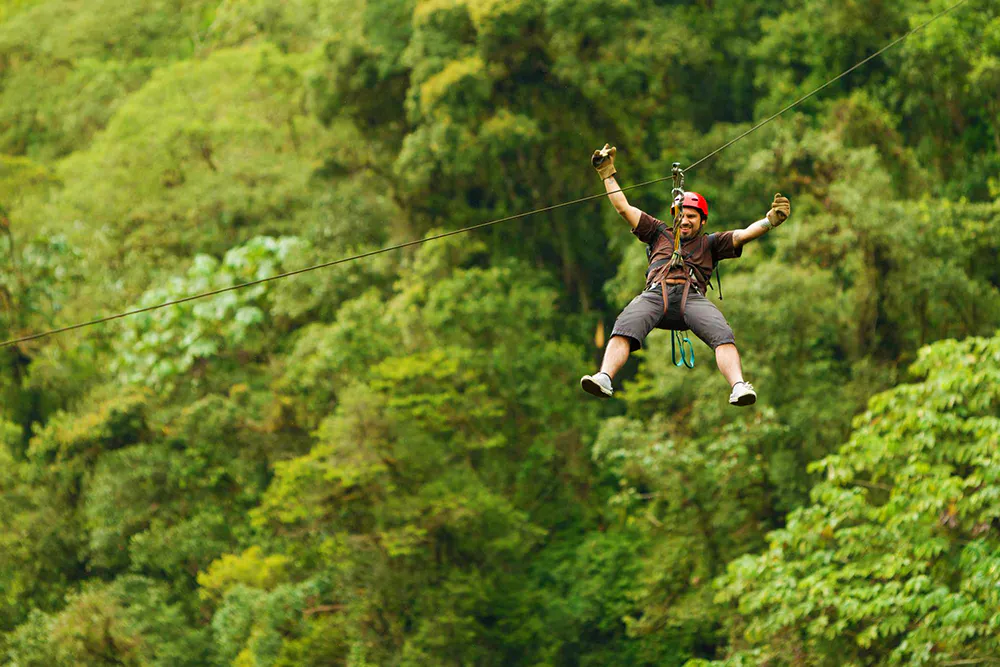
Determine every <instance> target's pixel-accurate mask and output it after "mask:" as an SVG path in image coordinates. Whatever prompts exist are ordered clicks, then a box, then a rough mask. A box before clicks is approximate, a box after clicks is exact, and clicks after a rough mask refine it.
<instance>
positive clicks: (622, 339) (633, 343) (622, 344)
mask: <svg viewBox="0 0 1000 667" xmlns="http://www.w3.org/2000/svg"><path fill="white" fill-rule="evenodd" d="M611 345H614V346H615V347H616V348H618V349H620V350H622V351H623V352H624V353H625V354H628V353H629V352H635V351H636V350H638V349H639V348H641V347H642V342H641V341H640V340H639V339H637V338H634V337H632V336H627V335H625V334H614V335H612V336H611V340H609V341H608V346H609V347H610V346H611Z"/></svg>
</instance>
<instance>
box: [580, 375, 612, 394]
mask: <svg viewBox="0 0 1000 667" xmlns="http://www.w3.org/2000/svg"><path fill="white" fill-rule="evenodd" d="M580 387H582V388H583V390H584V391H585V392H587V393H588V394H591V395H593V396H596V397H598V398H611V394H609V393H607V392H605V391H604V388H603V387H601V385H599V384H597V383H596V382H594V381H593V380H592V379H591V378H590V376H589V375H588V376H587V377H585V378H581V380H580ZM612 393H613V392H612Z"/></svg>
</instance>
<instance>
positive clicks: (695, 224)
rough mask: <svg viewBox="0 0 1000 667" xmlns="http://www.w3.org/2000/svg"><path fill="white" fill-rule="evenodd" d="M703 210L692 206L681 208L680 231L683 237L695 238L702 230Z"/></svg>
mask: <svg viewBox="0 0 1000 667" xmlns="http://www.w3.org/2000/svg"><path fill="white" fill-rule="evenodd" d="M702 224H703V223H702V221H701V211H699V210H698V209H696V208H693V207H691V206H685V207H684V208H683V209H681V226H680V233H681V238H682V239H690V238H694V237H695V236H697V235H698V232H700V231H701V225H702Z"/></svg>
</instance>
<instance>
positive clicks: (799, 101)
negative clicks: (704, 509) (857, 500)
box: [0, 0, 967, 349]
mask: <svg viewBox="0 0 1000 667" xmlns="http://www.w3.org/2000/svg"><path fill="white" fill-rule="evenodd" d="M966 1H967V0H958V2H956V3H955V4H953V5H951V6H950V7H947V8H945V9H943V10H941V11H940V12H938V13H937V14H935V15H934V16H932V17H931V18H929V19H927V20H926V21H924V22H923V23H921V24H920V25H918V26H917V27H915V28H911V29H910V30H909V31H908V32H906V33H904V34H902V35H900V36H899V37H897V38H896V39H894V40H893V41H891V42H890V43H888V44H886V45H885V46H883V47H882V48H881V49H879V50H878V51H876V52H875V53H873V54H871V55H870V56H868V57H867V58H865V59H864V60H862V61H860V62H858V63H856V64H855V65H853V66H852V67H850V68H848V69H846V70H844V71H843V72H841V73H840V74H838V75H837V76H835V77H834V78H832V79H830V80H829V81H827V82H826V83H824V84H823V85H821V86H819V87H817V88H814V89H813V90H811V91H810V92H808V93H806V94H805V95H803V96H802V97H800V98H798V99H797V100H795V101H794V102H792V103H791V104H789V105H787V106H786V107H784V108H783V109H781V110H779V111H777V112H775V113H774V114H772V115H771V116H768V117H767V118H765V119H764V120H762V121H760V122H759V123H757V124H756V125H754V126H753V127H751V128H750V129H748V130H747V131H745V132H743V133H742V134H740V135H738V136H736V137H734V138H733V139H730V140H729V141H727V142H726V143H725V144H723V145H722V146H720V147H718V148H717V149H715V150H714V151H712V152H711V153H709V154H708V155H706V156H705V157H703V158H701V159H700V160H698V161H697V162H694V163H692V164H690V165H688V167H687V170H688V171H691V170H692V169H694V168H695V167H697V166H698V165H700V164H701V163H703V162H705V161H706V160H708V159H710V158H712V157H714V156H715V155H718V154H719V153H721V152H722V151H724V150H725V149H727V148H729V147H730V146H732V145H733V144H735V143H736V142H737V141H740V140H741V139H743V138H744V137H746V136H748V135H749V134H751V133H753V132H756V131H757V130H759V129H760V128H762V127H763V126H764V125H767V124H768V123H770V122H771V121H772V120H774V119H775V118H777V117H778V116H781V115H782V114H784V113H785V112H786V111H788V110H790V109H792V108H794V107H797V106H798V105H800V104H802V103H803V102H805V101H806V100H807V99H809V98H810V97H812V96H813V95H815V94H816V93H818V92H819V91H821V90H823V89H824V88H826V87H827V86H829V85H831V84H833V83H836V82H837V81H839V80H841V79H842V78H844V77H845V76H847V75H848V74H850V73H851V72H853V71H854V70H856V69H858V68H859V67H861V66H862V65H864V64H865V63H867V62H868V61H870V60H872V59H874V58H877V57H879V56H880V55H882V54H883V53H884V52H885V51H887V50H889V49H891V48H892V47H894V46H895V45H896V44H899V43H900V42H902V41H903V40H904V39H906V38H907V37H909V36H910V35H912V34H914V33H916V32H918V31H920V30H923V29H924V28H925V27H927V26H928V25H930V24H931V23H933V22H934V21H937V20H938V19H939V18H941V17H942V16H944V15H945V14H947V13H949V12H951V11H953V10H955V9H957V8H958V7H959V6H961V5H963V4H965V2H966ZM675 167H677V168H678V169H679V167H680V164H679V163H675ZM671 177H673V178H675V179H676V177H677V174H676V173H674V174H672V176H664V177H660V178H654V179H652V180H649V181H645V182H642V183H636V184H635V185H630V186H627V187H623V188H619V189H618V190H617V192H625V191H626V190H634V189H636V188H643V187H646V186H649V185H653V184H656V183H662V182H663V181H665V180H667V179H669V178H671ZM682 185H683V181H682ZM674 187H675V189H676V188H677V185H676V180H675V186H674ZM609 194H614V193H612V192H602V193H600V194H594V195H589V196H587V197H580V198H579V199H574V200H571V201H566V202H562V203H561V204H554V205H552V206H545V207H543V208H538V209H535V210H532V211H527V212H524V213H517V214H515V215H510V216H507V217H505V218H498V219H496V220H490V221H488V222H483V223H480V224H477V225H472V226H470V227H463V228H462V229H456V230H454V231H450V232H445V233H443V234H437V235H435V236H428V237H426V238H422V239H417V240H414V241H407V242H406V243H400V244H398V245H394V246H387V247H385V248H380V249H378V250H373V251H371V252H365V253H361V254H358V255H352V256H350V257H344V258H342V259H336V260H333V261H330V262H323V263H322V264H316V265H314V266H309V267H306V268H303V269H298V270H296V271H289V272H287V273H282V274H278V275H275V276H269V277H267V278H261V279H258V280H252V281H250V282H246V283H240V284H239V285H231V286H229V287H224V288H222V289H217V290H213V291H210V292H203V293H200V294H192V295H191V296H186V297H184V298H181V299H176V300H174V301H167V302H165V303H159V304H156V305H154V306H148V307H145V308H138V309H135V310H130V311H126V312H124V313H118V314H116V315H109V316H107V317H100V318H97V319H94V320H90V321H89V322H81V323H79V324H73V325H70V326H66V327H61V328H58V329H51V330H49V331H43V332H41V333H37V334H32V335H29V336H22V337H20V338H12V339H10V340H6V341H4V342H2V343H0V349H3V348H5V347H8V346H11V345H16V344H18V343H24V342H27V341H31V340H37V339H39V338H45V337H46V336H53V335H55V334H59V333H64V332H67V331H73V330H75V329H82V328H84V327H89V326H93V325H96V324H103V323H105V322H110V321H112V320H117V319H121V318H123V317H128V316H130V315H138V314H139V313H146V312H149V311H152V310H158V309H160V308H166V307H168V306H174V305H177V304H180V303H186V302H188V301H193V300H195V299H204V298H207V297H210V296H215V295H217V294H221V293H223V292H230V291H233V290H238V289H243V288H246V287H251V286H253V285H260V284H262V283H266V282H270V281H272V280H280V279H282V278H288V277H290V276H294V275H298V274H300V273H306V272H308V271H315V270H317V269H323V268H326V267H330V266H336V265H337V264H345V263H347V262H353V261H355V260H359V259H363V258H365V257H371V256H373V255H380V254H382V253H385V252H391V251H393V250H399V249H401V248H408V247H410V246H414V245H419V244H421V243H427V242H429V241H434V240H437V239H442V238H445V237H447V236H454V235H455V234H464V233H465V232H471V231H473V230H476V229H482V228H484V227H489V226H491V225H496V224H499V223H501V222H507V221H509V220H517V219H519V218H526V217H528V216H530V215H536V214H538V213H545V212H547V211H554V210H556V209H559V208H564V207H567V206H573V205H575V204H581V203H583V202H587V201H592V200H594V199H603V198H604V197H606V196H607V195H609ZM675 222H676V219H675ZM676 243H677V241H676V240H675V244H676ZM671 259H673V258H671ZM719 298H722V286H721V283H720V286H719Z"/></svg>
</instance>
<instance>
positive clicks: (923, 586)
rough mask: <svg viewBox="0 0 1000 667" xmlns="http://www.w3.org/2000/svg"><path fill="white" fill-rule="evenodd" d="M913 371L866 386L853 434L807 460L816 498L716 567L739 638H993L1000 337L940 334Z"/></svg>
mask: <svg viewBox="0 0 1000 667" xmlns="http://www.w3.org/2000/svg"><path fill="white" fill-rule="evenodd" d="M912 370H913V372H914V373H917V374H919V375H920V376H922V378H923V379H922V381H921V382H919V383H917V384H912V385H900V386H899V387H897V388H895V389H893V390H890V391H888V392H885V393H882V394H879V395H877V396H875V397H874V398H872V400H871V401H870V403H869V408H868V411H867V412H866V413H864V414H863V415H860V416H859V417H858V418H857V419H856V421H855V425H856V430H855V432H854V434H853V436H852V437H851V440H850V442H848V443H847V444H846V445H845V446H844V447H842V448H841V449H840V450H839V451H838V452H837V454H835V455H831V456H829V457H827V458H825V459H823V460H822V461H820V462H818V463H816V464H815V465H814V468H815V469H816V470H817V471H820V472H822V473H824V475H825V480H824V481H822V482H820V483H819V484H818V485H817V486H816V487H815V488H814V489H813V490H812V493H811V497H812V501H813V504H812V505H810V506H808V507H805V508H803V509H801V510H797V511H796V512H793V513H792V514H791V515H790V516H789V520H788V525H787V527H786V528H784V529H782V530H779V531H776V532H774V533H771V534H770V535H769V536H768V539H769V543H770V546H769V549H768V550H767V551H766V552H764V553H763V554H761V555H759V556H745V557H743V558H741V559H738V560H736V561H735V562H734V563H733V564H731V565H730V567H729V572H728V575H727V576H726V577H725V578H723V579H721V584H722V591H721V593H720V594H719V600H720V602H730V601H735V602H737V603H738V604H739V611H740V617H737V618H736V619H734V620H735V625H734V628H733V629H734V631H735V632H736V633H738V634H737V636H736V637H735V645H736V646H737V647H741V646H743V645H748V648H749V647H753V646H757V647H760V649H759V651H758V653H757V654H756V655H757V656H758V658H761V659H766V660H774V661H778V662H782V661H787V662H788V663H789V664H790V663H791V662H792V660H791V659H790V656H801V657H802V660H803V662H802V664H827V663H828V661H827V657H832V656H837V660H838V661H851V662H853V663H854V664H871V660H870V659H868V658H867V657H866V656H872V655H879V656H884V658H885V659H886V660H887V661H888V662H890V663H893V664H897V663H902V664H937V663H939V662H941V661H947V660H950V659H959V658H968V657H969V656H992V655H995V654H996V652H997V651H998V650H1000V645H998V644H997V639H996V638H997V636H998V629H1000V625H998V624H1000V617H998V616H997V614H996V609H997V605H998V603H1000V598H998V597H997V592H998V591H1000V578H998V572H1000V570H998V567H997V558H996V555H997V550H998V546H1000V545H998V541H997V539H996V535H995V533H996V524H997V519H998V518H1000V496H998V494H997V488H998V486H997V481H998V475H1000V460H998V459H997V451H998V449H997V433H1000V423H997V418H996V410H997V404H998V401H1000V395H998V394H997V392H996V390H995V388H996V386H997V383H996V381H997V379H1000V338H970V339H967V340H965V341H963V342H956V341H946V342H942V343H938V344H935V345H933V346H931V347H929V348H925V349H924V350H922V352H921V356H920V359H919V361H918V362H917V363H915V364H914V365H913V369H912ZM783 656H784V657H783Z"/></svg>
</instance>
